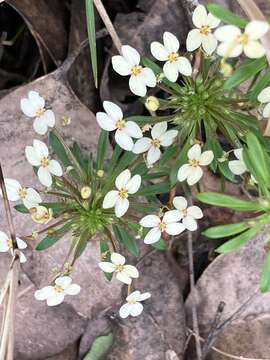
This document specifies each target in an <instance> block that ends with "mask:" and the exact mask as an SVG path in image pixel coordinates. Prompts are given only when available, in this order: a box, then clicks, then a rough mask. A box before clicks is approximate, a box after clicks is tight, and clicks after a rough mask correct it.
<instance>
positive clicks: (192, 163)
mask: <svg viewBox="0 0 270 360" xmlns="http://www.w3.org/2000/svg"><path fill="white" fill-rule="evenodd" d="M188 162H189V165H190V166H192V167H197V166H199V165H200V162H199V160H196V159H191V160H189V161H188Z"/></svg>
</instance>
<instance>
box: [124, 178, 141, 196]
mask: <svg viewBox="0 0 270 360" xmlns="http://www.w3.org/2000/svg"><path fill="white" fill-rule="evenodd" d="M141 182H142V178H141V175H134V176H133V177H132V178H131V179H130V180H129V182H128V183H127V185H126V189H127V190H128V193H129V194H135V193H136V192H137V191H138V190H139V188H140V186H141Z"/></svg>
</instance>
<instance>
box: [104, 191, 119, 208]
mask: <svg viewBox="0 0 270 360" xmlns="http://www.w3.org/2000/svg"><path fill="white" fill-rule="evenodd" d="M117 199H118V191H117V190H111V191H109V192H108V193H107V194H106V195H105V197H104V200H103V204H102V207H103V209H110V208H112V207H114V206H115V204H116V201H117Z"/></svg>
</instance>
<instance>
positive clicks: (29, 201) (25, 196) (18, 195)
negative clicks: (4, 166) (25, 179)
mask: <svg viewBox="0 0 270 360" xmlns="http://www.w3.org/2000/svg"><path fill="white" fill-rule="evenodd" d="M5 185H6V190H7V196H8V200H9V201H18V200H22V202H23V204H24V206H25V207H26V208H27V209H31V208H33V207H36V206H38V205H39V203H41V202H42V199H41V197H40V195H39V193H38V192H37V191H36V190H35V189H32V188H25V187H22V186H21V184H20V183H19V181H17V180H14V179H5ZM0 194H1V195H2V193H1V190H0Z"/></svg>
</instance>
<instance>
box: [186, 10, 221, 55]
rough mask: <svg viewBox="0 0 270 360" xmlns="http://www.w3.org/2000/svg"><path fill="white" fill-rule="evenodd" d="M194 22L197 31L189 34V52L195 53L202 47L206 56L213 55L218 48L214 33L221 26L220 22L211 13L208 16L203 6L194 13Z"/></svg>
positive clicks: (187, 44) (187, 43)
mask: <svg viewBox="0 0 270 360" xmlns="http://www.w3.org/2000/svg"><path fill="white" fill-rule="evenodd" d="M192 22H193V24H194V25H195V26H196V28H197V29H193V30H191V31H190V32H189V33H188V36H187V40H186V47H187V50H188V51H194V50H196V49H198V48H199V47H200V46H202V48H203V50H204V51H205V52H206V54H208V55H211V54H212V53H213V52H214V51H215V49H216V47H217V39H216V38H215V36H214V35H213V34H212V31H213V29H214V28H216V27H217V26H218V25H219V24H220V20H219V19H218V18H216V17H215V16H214V15H212V14H210V13H209V14H207V11H206V9H205V7H204V6H203V5H198V6H197V7H196V9H195V10H194V12H193V15H192Z"/></svg>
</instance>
